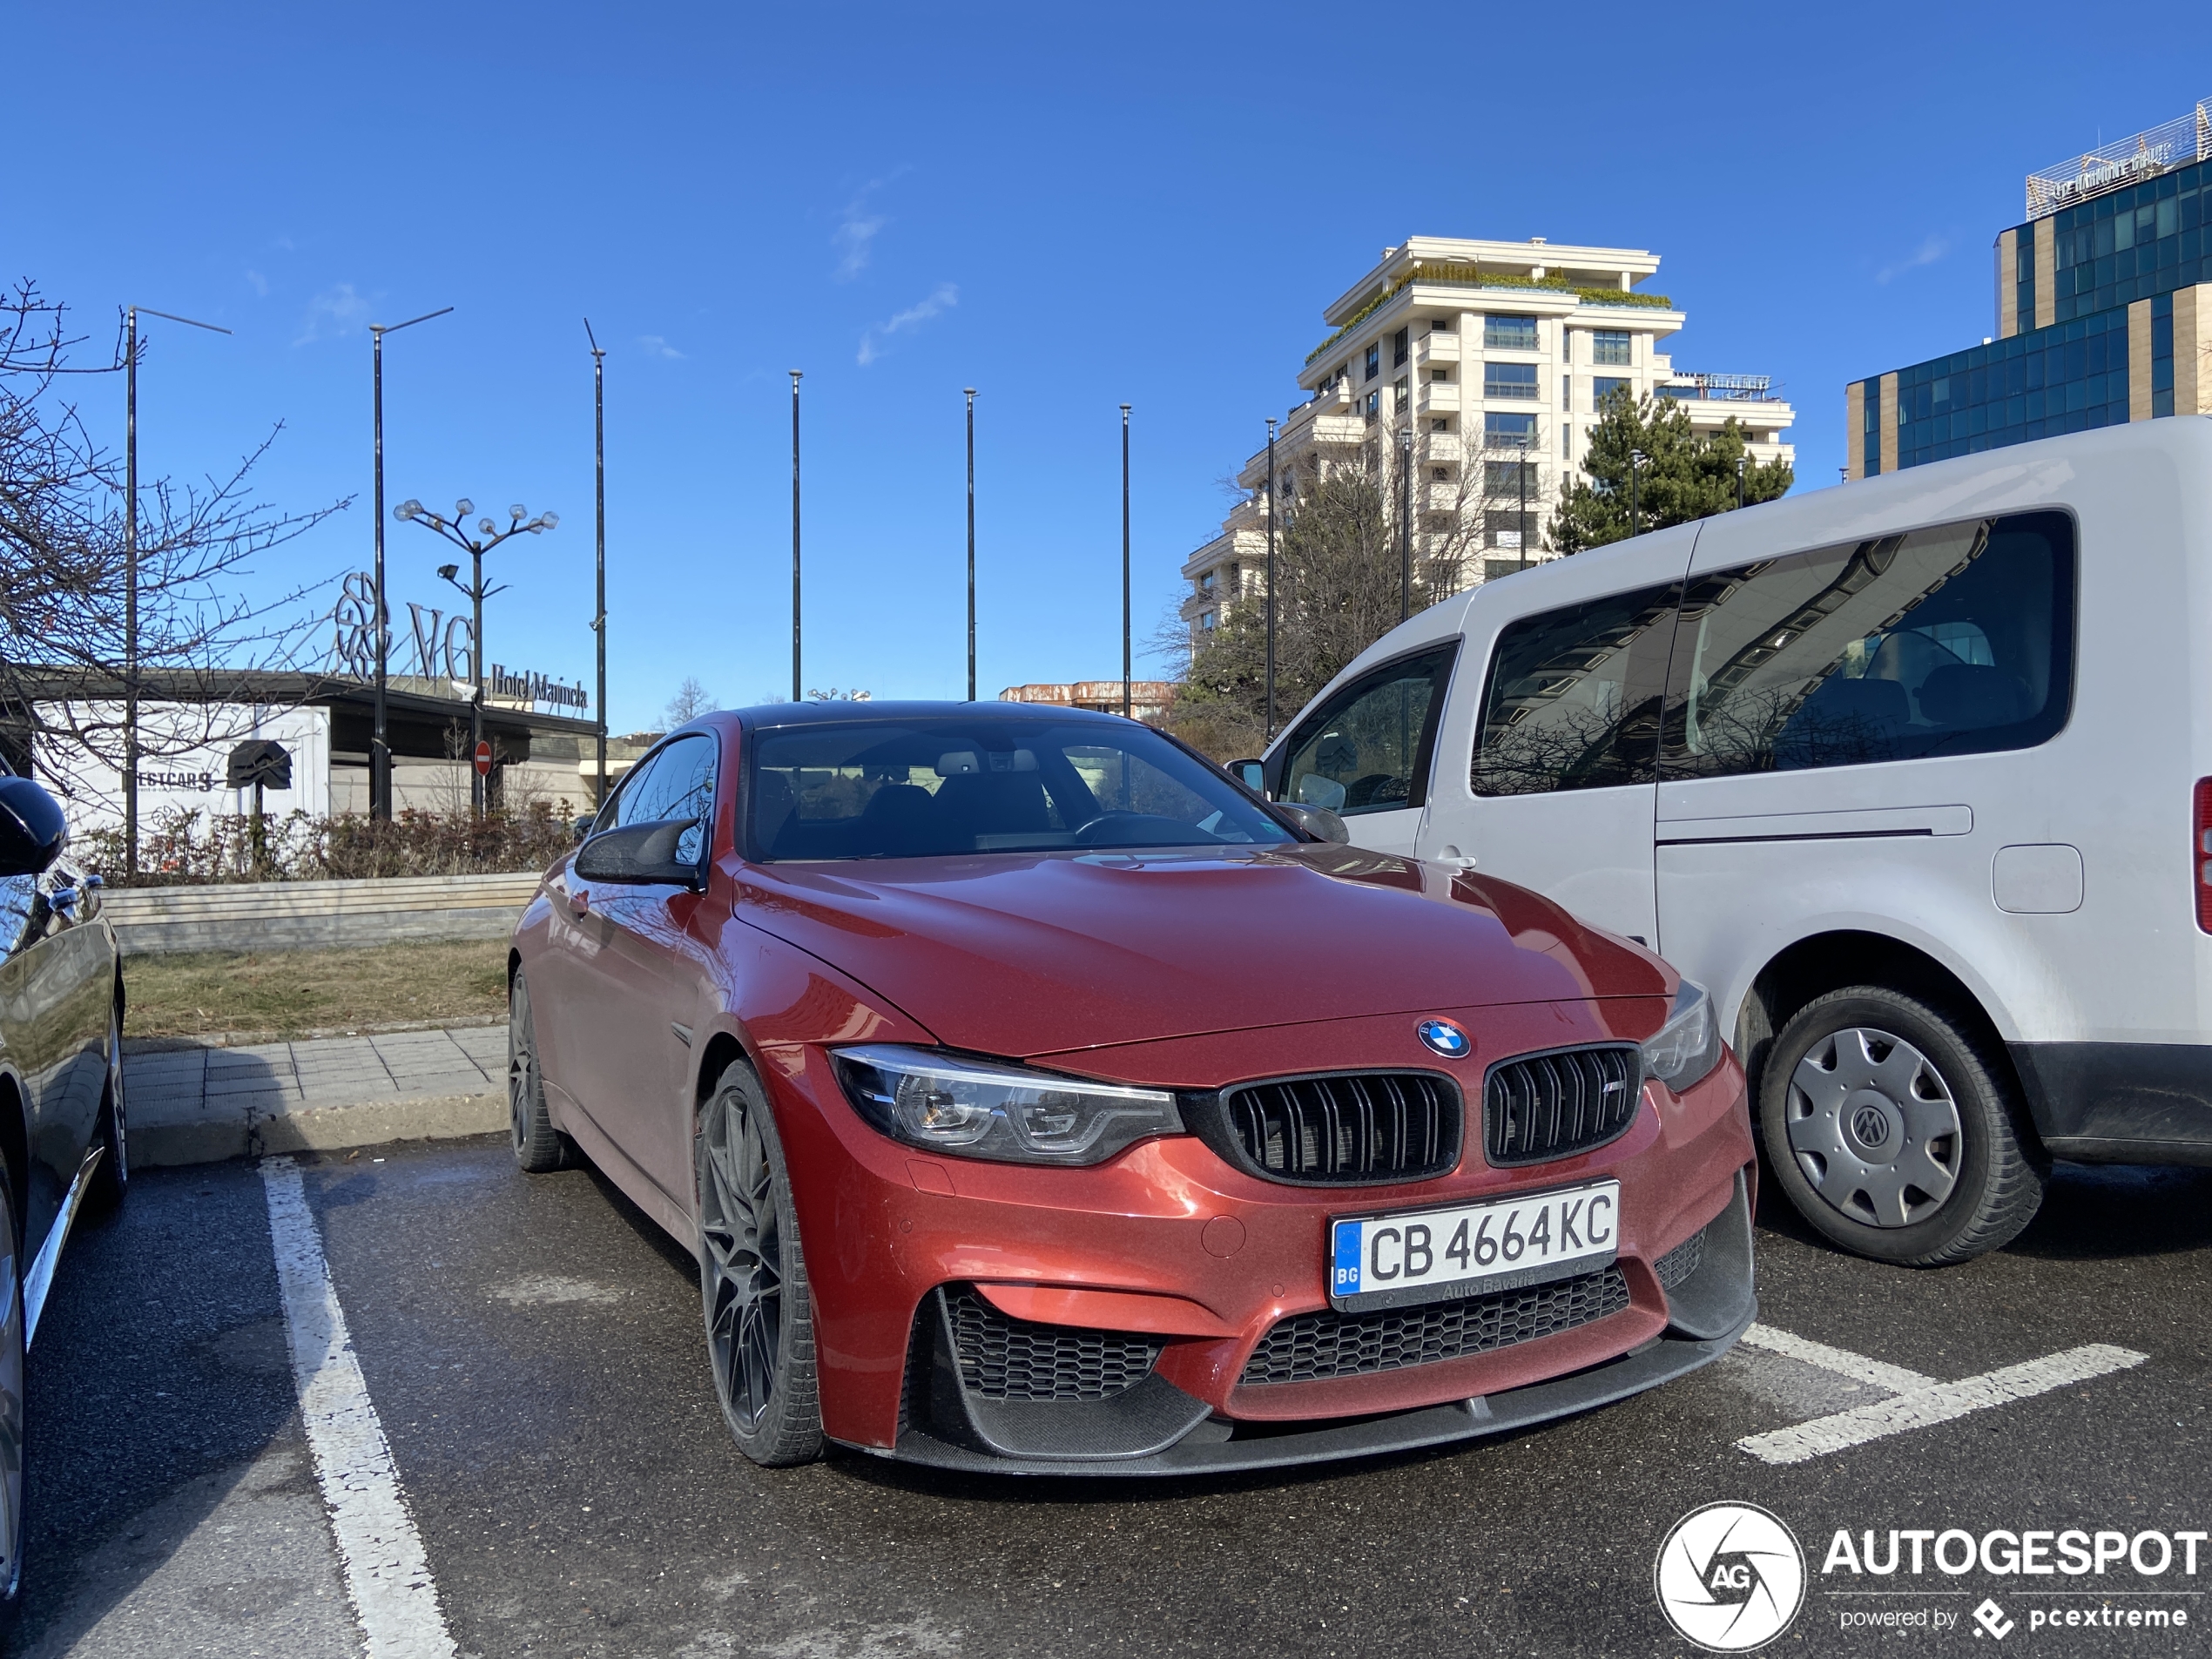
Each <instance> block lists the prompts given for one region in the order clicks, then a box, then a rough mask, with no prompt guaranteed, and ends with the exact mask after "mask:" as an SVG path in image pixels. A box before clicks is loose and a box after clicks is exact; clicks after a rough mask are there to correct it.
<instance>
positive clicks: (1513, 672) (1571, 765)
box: [1468, 582, 1682, 795]
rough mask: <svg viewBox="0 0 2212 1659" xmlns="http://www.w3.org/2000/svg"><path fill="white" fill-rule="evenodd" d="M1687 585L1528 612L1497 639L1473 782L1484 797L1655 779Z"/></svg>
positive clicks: (1597, 786)
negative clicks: (1679, 607) (1664, 698)
mask: <svg viewBox="0 0 2212 1659" xmlns="http://www.w3.org/2000/svg"><path fill="white" fill-rule="evenodd" d="M1681 597H1682V584H1681V583H1678V582H1677V583H1667V584H1665V585H1664V586H1662V587H1656V588H1642V589H1639V590H1636V591H1635V592H1633V593H1616V594H1611V595H1608V597H1605V598H1602V599H1592V600H1589V601H1588V602H1587V603H1585V604H1578V605H1568V606H1566V607H1564V608H1563V609H1561V610H1547V611H1544V612H1543V613H1541V615H1538V616H1534V617H1522V618H1521V620H1520V621H1519V622H1516V623H1514V624H1511V625H1509V626H1508V627H1507V628H1506V629H1505V630H1504V631H1502V632H1501V633H1500V634H1499V636H1498V645H1497V650H1496V651H1495V652H1494V654H1493V655H1492V657H1491V659H1490V682H1489V684H1488V685H1487V686H1486V687H1485V688H1484V690H1483V698H1482V725H1481V729H1480V732H1478V733H1477V734H1476V737H1475V745H1474V768H1473V770H1472V772H1470V774H1469V777H1468V782H1469V784H1470V786H1472V787H1473V788H1474V792H1475V793H1476V794H1478V795H1535V794H1542V793H1544V792H1548V791H1551V790H1557V789H1604V788H1608V787H1610V786H1615V785H1618V784H1648V783H1649V782H1651V781H1652V780H1653V779H1654V777H1655V776H1656V763H1657V759H1658V745H1659V706H1660V695H1661V692H1662V690H1663V688H1664V685H1665V683H1666V676H1667V652H1668V647H1669V644H1670V643H1671V642H1672V640H1673V637H1674V631H1675V607H1676V602H1677V601H1678V600H1679V599H1680V598H1681Z"/></svg>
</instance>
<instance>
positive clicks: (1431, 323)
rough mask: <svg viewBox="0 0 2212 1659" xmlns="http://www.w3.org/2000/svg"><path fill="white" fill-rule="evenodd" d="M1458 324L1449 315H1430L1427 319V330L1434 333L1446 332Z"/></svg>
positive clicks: (1451, 330) (1448, 332)
mask: <svg viewBox="0 0 2212 1659" xmlns="http://www.w3.org/2000/svg"><path fill="white" fill-rule="evenodd" d="M1459 326H1460V325H1459V323H1458V322H1457V321H1456V320H1454V319H1453V318H1450V317H1431V318H1430V319H1429V320H1428V327H1429V332H1430V333H1431V334H1450V333H1452V332H1453V330H1454V329H1456V328H1458V327H1459Z"/></svg>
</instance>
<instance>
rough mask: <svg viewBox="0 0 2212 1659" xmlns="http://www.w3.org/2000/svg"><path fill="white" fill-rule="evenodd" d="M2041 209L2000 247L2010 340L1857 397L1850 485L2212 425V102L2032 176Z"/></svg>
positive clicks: (1849, 391)
mask: <svg viewBox="0 0 2212 1659" xmlns="http://www.w3.org/2000/svg"><path fill="white" fill-rule="evenodd" d="M2027 199H2028V206H2029V209H2030V211H2031V213H2032V214H2033V217H2031V218H2030V219H2028V220H2027V222H2026V223H2024V224H2021V225H2018V226H2014V227H2013V228H2012V229H2011V230H2008V231H2006V232H2004V233H2002V234H2001V235H2000V236H1999V237H1998V239H1997V250H1996V252H1997V266H1998V269H1997V289H1998V293H1997V301H1998V303H1997V313H1998V314H1997V334H1996V335H1995V336H1993V337H1992V338H1989V339H1986V340H1985V341H1983V342H1982V343H1981V344H1979V345H1978V346H1972V347H1967V348H1966V350H1964V351H1958V352H1952V353H1951V354H1948V355H1946V356H1942V357H1935V358H1931V359H1929V360H1928V361H1925V362H1921V363H1914V364H1912V365H1910V366H1909V367H1907V368H1900V369H1897V370H1895V371H1893V372H1892V373H1890V374H1878V375H1872V376H1870V377H1868V378H1867V379H1865V380H1864V381H1853V382H1851V384H1850V385H1849V386H1848V387H1847V388H1845V393H1844V396H1845V404H1846V408H1847V411H1848V415H1849V421H1850V424H1849V426H1848V428H1847V431H1848V433H1849V457H1848V465H1847V467H1846V473H1847V475H1849V476H1851V477H1873V476H1875V475H1878V474H1880V473H1883V472H1892V471H1895V470H1896V469H1898V468H1900V467H1914V466H1919V465H1920V464H1922V463H1923V462H1930V461H1942V460H1946V459H1948V458H1950V457H1952V456H1953V455H1969V454H1973V453H1974V452H1976V451H1978V450H1982V449H1992V448H1999V447H2000V446H2002V445H2005V444H2011V443H2025V442H2030V441H2031V440H2033V439H2036V438H2045V437H2055V436H2057V435H2060V434H2061V433H2066V432H2080V431H2083V430H2086V429H2087V428H2091V427H2101V426H2110V425H2115V424H2117V423H2119V422H2121V421H2143V420H2151V419H2155V418H2156V417H2158V416H2161V415H2173V414H2175V413H2176V412H2180V413H2183V414H2189V413H2205V412H2212V363H2208V361H2207V354H2208V352H2212V287H2207V286H2205V285H2212V105H2198V106H2197V110H2196V112H2195V116H2194V118H2183V119H2182V120H2181V121H2178V122H2174V123H2169V124H2168V126H2166V127H2163V128H2157V129H2154V130H2153V131H2152V132H2148V133H2140V134H2137V135H2135V136H2134V137H2133V138H2127V139H2123V140H2121V142H2120V143H2118V144H2116V145H2110V146H2108V147H2107V148H2106V149H2105V150H2102V151H2099V152H2092V153H2090V154H2088V155H2086V156H2082V157H2080V158H2077V159H2075V160H2074V161H2070V162H2068V163H2067V164H2066V165H2065V166H2064V167H2063V168H2060V169H2054V170H2053V171H2051V172H2045V173H2039V174H2032V175H2030V176H2029V179H2028V186H2027ZM2200 301H2202V303H2200ZM2177 340H2178V341H2180V342H2181V349H2180V350H2179V352H2178V353H2177V351H2176V343H2175V342H2176V341H2177Z"/></svg>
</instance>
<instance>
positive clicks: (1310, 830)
mask: <svg viewBox="0 0 2212 1659" xmlns="http://www.w3.org/2000/svg"><path fill="white" fill-rule="evenodd" d="M1275 810H1276V811H1277V812H1278V813H1286V814H1288V816H1289V818H1290V819H1291V822H1292V823H1294V824H1296V825H1297V826H1298V827H1299V828H1300V829H1302V830H1304V831H1305V833H1307V834H1308V835H1316V836H1318V837H1319V838H1320V839H1321V840H1325V841H1342V842H1344V843H1345V844H1346V845H1347V846H1348V845H1350V843H1351V840H1352V832H1351V831H1350V830H1348V829H1346V828H1345V823H1344V819H1341V818H1339V817H1338V816H1337V815H1336V814H1335V813H1332V812H1331V811H1330V810H1329V809H1328V808H1327V807H1325V806H1299V805H1298V803H1297V802H1296V801H1290V800H1278V801H1277V802H1276V803H1275Z"/></svg>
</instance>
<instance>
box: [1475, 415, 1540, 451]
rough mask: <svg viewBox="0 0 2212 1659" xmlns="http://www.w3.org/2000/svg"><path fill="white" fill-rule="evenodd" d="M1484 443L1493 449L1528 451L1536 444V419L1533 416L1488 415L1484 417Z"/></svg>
mask: <svg viewBox="0 0 2212 1659" xmlns="http://www.w3.org/2000/svg"><path fill="white" fill-rule="evenodd" d="M1482 441H1483V443H1484V444H1485V446H1486V447H1487V448H1492V449H1528V448H1534V446H1535V442H1536V417H1535V416H1534V415H1484V416H1483V417H1482Z"/></svg>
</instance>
